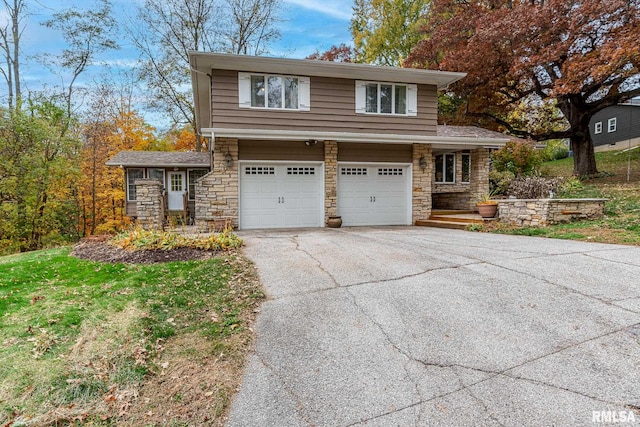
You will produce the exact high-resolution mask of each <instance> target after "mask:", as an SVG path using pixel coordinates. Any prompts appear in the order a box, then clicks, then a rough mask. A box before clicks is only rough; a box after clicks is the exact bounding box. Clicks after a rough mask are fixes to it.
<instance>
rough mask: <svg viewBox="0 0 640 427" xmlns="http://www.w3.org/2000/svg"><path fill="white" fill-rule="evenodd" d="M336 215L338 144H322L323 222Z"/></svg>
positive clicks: (328, 142) (326, 142)
mask: <svg viewBox="0 0 640 427" xmlns="http://www.w3.org/2000/svg"><path fill="white" fill-rule="evenodd" d="M335 215H338V143H337V142H336V141H325V142H324V222H325V224H326V223H327V220H328V219H329V217H330V216H335Z"/></svg>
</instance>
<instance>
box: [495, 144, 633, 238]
mask: <svg viewBox="0 0 640 427" xmlns="http://www.w3.org/2000/svg"><path fill="white" fill-rule="evenodd" d="M596 163H597V165H598V170H599V171H600V172H601V176H600V177H597V178H592V179H589V180H585V181H583V185H582V186H581V187H580V188H574V189H572V191H570V192H569V193H568V194H565V195H564V196H566V197H577V198H580V197H586V198H592V197H596V198H606V199H608V201H607V202H606V203H605V217H604V218H602V219H599V220H593V221H577V222H571V223H568V224H557V225H552V226H548V227H522V228H518V227H507V226H504V225H501V224H494V225H491V226H488V227H484V228H485V230H487V231H492V232H497V233H505V234H517V235H525V236H541V237H550V238H556V239H570V240H584V241H593V242H602V243H616V244H626V245H638V246H640V149H636V150H631V151H629V152H626V153H625V152H622V151H607V152H601V153H596ZM543 170H544V172H545V174H547V175H550V176H564V177H568V176H571V174H572V172H573V159H571V158H567V159H561V160H556V161H553V162H547V163H545V164H544V167H543ZM627 177H629V180H627Z"/></svg>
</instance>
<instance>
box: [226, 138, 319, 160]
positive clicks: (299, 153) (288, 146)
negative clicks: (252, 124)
mask: <svg viewBox="0 0 640 427" xmlns="http://www.w3.org/2000/svg"><path fill="white" fill-rule="evenodd" d="M238 159H240V160H297V161H305V160H306V161H323V160H324V143H323V142H321V141H320V142H318V143H317V144H316V145H313V146H307V145H306V144H305V143H304V141H254V140H240V141H238Z"/></svg>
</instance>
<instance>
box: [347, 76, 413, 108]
mask: <svg viewBox="0 0 640 427" xmlns="http://www.w3.org/2000/svg"><path fill="white" fill-rule="evenodd" d="M356 113H360V114H394V115H399V116H416V115H417V114H418V86H417V85H415V84H398V83H381V82H365V81H356Z"/></svg>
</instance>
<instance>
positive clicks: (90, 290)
mask: <svg viewBox="0 0 640 427" xmlns="http://www.w3.org/2000/svg"><path fill="white" fill-rule="evenodd" d="M69 251H70V249H68V248H64V249H52V250H46V251H38V252H32V253H27V254H18V255H10V256H5V257H0V342H1V343H2V346H0V379H1V382H0V425H8V424H10V423H11V421H25V420H32V422H34V424H36V425H44V424H47V423H51V425H68V424H73V423H74V422H76V421H81V422H82V423H89V424H91V425H116V424H118V425H120V424H127V423H130V425H139V423H141V421H140V420H139V419H138V420H134V419H132V418H131V415H130V414H131V413H138V412H140V411H137V412H136V411H133V410H132V407H133V406H135V405H136V399H135V396H136V395H137V393H138V391H140V390H141V389H143V388H144V385H145V382H147V381H148V380H149V378H153V377H154V376H155V375H158V373H159V372H160V371H161V370H163V369H164V368H167V369H169V368H168V366H169V364H170V362H171V360H169V361H168V362H167V364H166V366H159V365H158V363H157V361H158V360H159V359H158V357H159V356H160V353H162V352H164V351H167V350H166V349H171V348H172V343H173V342H181V344H180V345H181V346H182V347H184V348H182V347H181V348H180V351H183V350H184V351H187V352H188V351H189V348H188V347H189V345H192V346H194V348H197V351H198V352H199V353H202V354H200V355H199V356H200V357H205V356H206V355H204V353H207V354H215V355H216V358H217V359H216V360H222V361H225V360H226V361H227V362H229V360H228V359H229V358H234V357H239V358H241V359H242V360H243V358H244V354H245V351H243V348H244V346H247V345H249V343H250V336H251V331H250V330H249V329H248V328H247V325H248V324H249V322H250V319H251V318H252V317H253V311H254V309H255V307H256V306H257V304H258V303H259V302H260V301H261V300H262V299H263V298H264V296H263V294H262V292H261V291H260V288H259V285H258V283H257V279H255V277H256V276H255V273H254V272H253V270H252V269H253V267H252V266H251V265H250V263H249V262H248V261H246V260H245V259H243V258H242V257H239V256H236V255H228V256H227V257H225V258H215V259H211V260H208V261H200V262H194V261H191V262H173V263H166V264H154V265H123V264H102V263H96V262H90V261H84V260H79V259H77V258H75V257H72V256H69ZM184 337H192V338H191V341H190V343H189V344H187V345H186V344H185V341H184ZM242 360H232V361H231V362H233V363H226V365H228V366H230V367H232V368H234V369H240V367H241V366H242ZM226 365H225V366H226ZM233 375H236V376H237V375H238V373H237V372H234V373H233ZM229 386H230V387H234V386H235V385H234V384H233V383H232V384H230V385H229ZM203 387H205V386H203ZM206 387H213V386H212V385H211V384H208V385H206ZM217 387H218V388H217V389H216V394H215V395H216V396H217V397H219V398H220V399H222V400H223V401H222V402H218V403H217V406H216V407H217V412H216V414H214V415H217V416H220V415H221V414H223V413H224V411H225V409H226V405H227V403H228V399H229V396H230V394H231V393H232V390H226V389H225V385H222V386H221V385H218V386H217ZM203 393H208V392H207V391H206V390H204V391H203ZM150 400H152V399H150ZM147 403H149V402H147ZM151 403H152V402H151ZM178 415H179V414H178ZM178 415H177V417H178V418H179V416H178ZM14 425H19V423H16V424H14ZM47 425H49V424H47ZM150 425H154V424H153V423H150ZM176 425H178V424H176Z"/></svg>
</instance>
